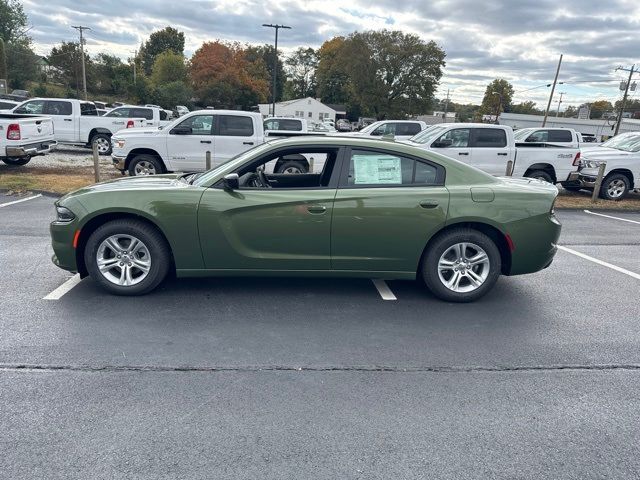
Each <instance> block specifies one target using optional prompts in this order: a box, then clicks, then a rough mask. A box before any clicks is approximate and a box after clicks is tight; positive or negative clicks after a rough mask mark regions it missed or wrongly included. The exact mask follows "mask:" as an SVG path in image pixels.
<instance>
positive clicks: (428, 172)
mask: <svg viewBox="0 0 640 480" xmlns="http://www.w3.org/2000/svg"><path fill="white" fill-rule="evenodd" d="M437 179H438V168H437V167H436V166H435V165H431V164H429V163H426V162H419V161H417V160H413V159H411V158H406V157H400V156H397V155H393V154H390V153H384V152H371V151H366V150H353V151H352V153H351V159H350V162H349V176H348V178H347V185H348V186H355V187H357V186H362V187H371V186H394V185H396V186H400V185H435V184H436V183H437Z"/></svg>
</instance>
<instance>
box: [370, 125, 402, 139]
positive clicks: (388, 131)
mask: <svg viewBox="0 0 640 480" xmlns="http://www.w3.org/2000/svg"><path fill="white" fill-rule="evenodd" d="M395 134H396V124H395V123H383V124H382V125H380V126H379V127H378V128H376V129H375V130H374V131H373V132H371V135H375V136H382V135H395Z"/></svg>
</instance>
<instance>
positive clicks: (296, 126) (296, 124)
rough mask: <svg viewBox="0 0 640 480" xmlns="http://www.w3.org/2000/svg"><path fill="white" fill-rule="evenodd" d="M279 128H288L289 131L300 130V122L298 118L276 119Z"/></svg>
mask: <svg viewBox="0 0 640 480" xmlns="http://www.w3.org/2000/svg"><path fill="white" fill-rule="evenodd" d="M278 124H279V128H278V129H279V130H289V131H291V132H301V131H302V122H301V121H300V120H278Z"/></svg>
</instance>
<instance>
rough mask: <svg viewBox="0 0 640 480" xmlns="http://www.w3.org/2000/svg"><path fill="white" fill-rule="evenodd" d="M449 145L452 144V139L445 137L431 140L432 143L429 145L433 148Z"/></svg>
mask: <svg viewBox="0 0 640 480" xmlns="http://www.w3.org/2000/svg"><path fill="white" fill-rule="evenodd" d="M451 145H453V140H449V139H445V140H439V141H437V142H433V145H431V146H432V147H433V148H448V147H450V146H451Z"/></svg>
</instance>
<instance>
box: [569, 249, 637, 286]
mask: <svg viewBox="0 0 640 480" xmlns="http://www.w3.org/2000/svg"><path fill="white" fill-rule="evenodd" d="M558 249H560V250H562V251H563V252H567V253H571V254H572V255H575V256H577V257H580V258H584V259H585V260H589V261H590V262H593V263H597V264H598V265H602V266H603V267H607V268H610V269H611V270H615V271H616V272H620V273H624V274H625V275H629V276H630V277H633V278H635V279H636V280H640V273H635V272H632V271H631V270H627V269H626V268H622V267H618V266H617V265H613V264H611V263H608V262H604V261H602V260H598V259H597V258H593V257H591V256H589V255H586V254H584V253H581V252H577V251H575V250H572V249H570V248H567V247H563V246H560V245H558Z"/></svg>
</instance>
